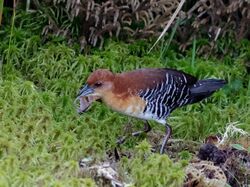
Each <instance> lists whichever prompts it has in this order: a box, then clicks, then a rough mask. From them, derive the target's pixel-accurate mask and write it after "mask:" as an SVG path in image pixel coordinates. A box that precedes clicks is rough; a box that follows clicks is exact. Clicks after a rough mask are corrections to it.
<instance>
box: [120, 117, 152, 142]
mask: <svg viewBox="0 0 250 187" xmlns="http://www.w3.org/2000/svg"><path fill="white" fill-rule="evenodd" d="M150 130H151V126H150V125H149V123H148V121H145V123H144V129H143V130H142V131H136V132H133V133H132V136H139V135H140V134H141V133H144V132H145V133H148V132H149V131H150ZM126 138H127V136H123V137H122V138H120V139H118V140H117V142H116V143H117V144H122V143H124V141H125V140H126Z"/></svg>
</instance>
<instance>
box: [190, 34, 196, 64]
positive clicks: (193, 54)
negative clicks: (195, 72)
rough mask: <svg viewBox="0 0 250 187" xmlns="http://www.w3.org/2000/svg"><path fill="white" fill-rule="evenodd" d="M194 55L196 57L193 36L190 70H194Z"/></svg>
mask: <svg viewBox="0 0 250 187" xmlns="http://www.w3.org/2000/svg"><path fill="white" fill-rule="evenodd" d="M195 55H196V37H195V36H194V40H193V48H192V61H191V67H192V69H193V68H194V64H195Z"/></svg>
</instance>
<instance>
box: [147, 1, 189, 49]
mask: <svg viewBox="0 0 250 187" xmlns="http://www.w3.org/2000/svg"><path fill="white" fill-rule="evenodd" d="M184 3H185V0H181V2H180V3H179V5H178V7H177V9H176V10H175V12H174V14H173V15H172V17H171V19H170V20H169V22H168V24H167V25H166V27H165V28H164V30H163V31H162V33H161V35H160V36H159V37H158V39H157V40H156V42H155V43H154V45H153V46H152V47H151V48H150V49H149V51H148V53H150V51H151V50H152V49H153V48H154V47H155V45H156V44H157V43H158V42H159V41H160V40H161V38H162V37H163V36H164V34H165V33H166V32H167V30H168V29H169V27H170V25H171V24H172V23H173V21H174V19H175V18H176V16H177V14H178V13H179V12H180V10H181V8H182V6H183V4H184Z"/></svg>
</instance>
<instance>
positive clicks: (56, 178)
mask: <svg viewBox="0 0 250 187" xmlns="http://www.w3.org/2000/svg"><path fill="white" fill-rule="evenodd" d="M16 19H17V20H18V23H20V24H17V25H15V27H14V26H13V27H8V26H5V27H4V28H2V29H3V30H4V31H5V32H1V33H0V38H1V43H0V54H2V59H3V67H2V70H3V72H2V77H1V79H0V128H1V131H0V171H1V172H0V186H95V185H96V184H95V182H94V180H93V179H90V178H88V177H86V176H84V175H83V174H82V173H81V172H80V171H79V167H78V161H79V160H80V159H81V158H84V157H89V156H90V157H93V158H94V159H96V160H98V161H100V160H103V159H105V158H106V152H107V151H109V150H113V149H114V147H115V146H116V145H115V142H116V139H117V137H118V136H120V135H121V134H123V131H124V125H125V124H126V123H127V122H128V121H129V120H132V123H133V128H134V130H136V129H139V128H142V122H141V121H139V120H135V119H129V118H128V117H126V116H123V115H120V114H117V113H115V112H112V111H111V110H110V109H108V108H107V107H105V106H104V105H102V104H99V103H95V104H94V105H93V106H92V108H91V109H90V110H89V111H88V112H87V113H85V114H84V115H81V116H79V115H78V114H77V113H76V110H75V108H74V106H73V104H72V103H73V100H74V99H75V96H76V94H77V92H78V89H79V88H80V87H81V86H82V84H83V83H84V82H85V81H86V78H87V76H88V75H89V73H90V72H92V71H93V70H95V69H97V68H108V69H111V70H112V71H114V72H121V71H128V70H133V69H136V68H141V67H171V68H175V69H179V70H183V71H185V72H187V73H191V74H193V75H195V76H197V77H199V78H208V77H217V78H224V79H226V80H227V81H228V85H227V86H226V87H225V88H224V89H222V90H221V91H219V92H216V93H215V94H214V95H213V96H212V97H211V98H209V99H208V100H206V101H204V102H202V103H199V104H194V105H190V106H187V107H183V108H181V109H178V110H176V111H174V112H173V113H172V115H171V116H170V117H169V119H168V122H169V124H171V126H172V127H173V137H175V138H181V139H189V140H195V141H202V140H203V139H204V138H205V137H207V136H208V135H210V134H217V133H219V132H223V131H224V130H225V127H226V126H227V124H228V123H231V122H236V121H238V122H239V123H240V124H241V125H240V127H241V128H242V129H244V130H246V131H248V132H250V126H249V123H250V116H249V114H250V99H249V97H250V95H249V93H250V81H249V80H250V79H249V75H248V74H247V73H246V70H245V67H244V63H243V62H244V58H245V56H246V54H245V53H246V51H247V50H244V49H242V48H241V53H240V55H239V56H238V57H235V58H231V57H230V58H229V57H225V58H224V60H223V59H222V60H221V59H202V58H201V57H197V56H195V49H193V50H191V51H189V52H188V53H187V54H184V55H183V54H179V53H178V52H176V51H175V49H174V48H171V46H167V48H168V50H162V49H155V50H154V51H152V52H151V53H150V54H147V51H148V49H149V48H150V47H151V45H150V44H147V43H145V42H142V41H138V42H136V43H134V44H124V43H122V42H114V41H107V44H106V46H105V48H104V49H103V50H98V49H93V50H92V51H91V53H90V54H88V55H83V54H80V53H79V50H78V49H79V48H78V47H77V46H71V47H70V46H68V45H67V43H65V42H64V40H63V39H61V38H58V37H51V40H50V41H48V42H44V41H43V40H42V38H41V37H40V35H39V34H38V32H37V28H34V27H29V24H28V22H30V20H29V19H28V17H27V19H26V20H22V22H21V21H20V18H19V17H18V15H17V18H16ZM10 33H11V34H10ZM197 43H198V42H197ZM167 45H169V44H167ZM244 45H245V46H246V49H248V47H249V43H248V44H247V45H246V44H245V43H244ZM194 46H195V47H196V41H195V42H194ZM163 47H164V46H163ZM164 48H165V47H164ZM159 51H163V52H162V53H165V54H162V53H161V52H159ZM159 57H161V58H159ZM194 57H195V63H194ZM190 64H192V66H190ZM150 123H151V124H152V126H153V130H154V131H155V130H161V131H164V127H163V126H160V125H158V124H157V123H154V122H150ZM110 132H112V133H110ZM147 142H149V140H148V141H147ZM137 144H139V149H140V147H143V145H144V144H145V141H144V137H138V138H131V139H129V140H128V142H126V143H125V144H124V145H123V146H122V150H123V151H130V152H133V153H134V154H135V155H136V156H135V157H134V158H132V161H123V166H122V168H123V169H122V170H123V171H126V172H128V173H129V174H130V178H132V179H133V180H134V183H135V184H136V185H137V186H140V185H141V184H152V183H150V181H151V182H152V181H153V182H154V181H156V180H157V177H158V176H157V175H156V176H155V175H154V173H155V171H157V172H158V171H160V172H162V173H161V175H160V176H165V177H166V178H164V177H163V178H162V181H159V183H157V184H156V185H159V186H161V185H163V184H168V186H170V185H171V184H170V183H169V178H170V179H172V178H171V177H173V178H179V179H182V178H183V172H182V169H183V167H184V166H183V165H182V164H181V163H175V164H176V165H175V164H173V163H172V161H171V160H169V158H168V157H167V156H162V155H158V154H153V153H149V156H148V159H147V162H145V161H144V158H142V157H141V153H140V151H136V150H138V146H137ZM146 147H147V146H146ZM141 149H143V148H141ZM147 150H148V148H146V149H145V150H143V151H144V152H147ZM144 152H143V153H144ZM161 163H162V164H161ZM165 167H169V168H172V169H169V170H168V173H167V174H166V173H164V169H165ZM173 172H176V173H173ZM149 176H152V177H151V178H150V177H149ZM170 181H171V180H170ZM178 182H180V181H178ZM178 184H179V183H178ZM172 185H173V184H172Z"/></svg>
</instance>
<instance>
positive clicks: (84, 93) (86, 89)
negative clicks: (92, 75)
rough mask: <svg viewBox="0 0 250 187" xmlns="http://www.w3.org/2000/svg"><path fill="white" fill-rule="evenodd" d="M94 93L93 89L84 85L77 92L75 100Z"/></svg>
mask: <svg viewBox="0 0 250 187" xmlns="http://www.w3.org/2000/svg"><path fill="white" fill-rule="evenodd" d="M93 93H94V89H93V88H91V87H90V86H89V85H88V84H85V85H84V86H83V87H82V88H81V89H80V91H79V93H78V96H77V98H79V97H84V96H88V95H90V94H93Z"/></svg>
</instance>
